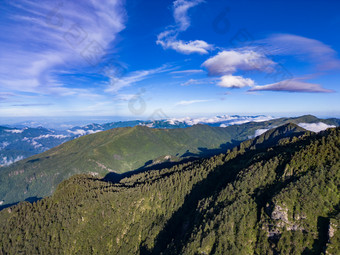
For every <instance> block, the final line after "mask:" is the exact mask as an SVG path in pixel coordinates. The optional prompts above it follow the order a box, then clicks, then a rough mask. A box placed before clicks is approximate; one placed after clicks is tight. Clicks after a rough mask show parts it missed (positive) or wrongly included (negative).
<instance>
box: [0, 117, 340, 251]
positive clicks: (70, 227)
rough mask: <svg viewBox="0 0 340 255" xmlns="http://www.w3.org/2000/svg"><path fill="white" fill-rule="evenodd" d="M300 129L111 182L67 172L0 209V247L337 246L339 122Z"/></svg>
mask: <svg viewBox="0 0 340 255" xmlns="http://www.w3.org/2000/svg"><path fill="white" fill-rule="evenodd" d="M294 130H296V131H297V132H294V133H293V132H291V131H294ZM300 131H301V130H298V128H297V127H296V126H295V125H292V124H288V125H285V126H283V127H279V128H277V129H276V130H272V131H269V132H267V133H265V134H263V135H261V136H260V137H258V138H255V139H253V140H250V141H247V142H244V143H242V144H241V145H240V146H238V147H237V148H235V149H233V150H231V151H228V153H226V154H220V155H217V156H214V157H212V158H209V159H201V160H196V161H194V162H189V163H186V164H182V165H177V166H174V167H172V168H170V169H163V170H159V171H158V170H155V171H148V172H144V173H140V174H137V175H133V176H132V177H130V178H126V179H123V180H121V181H120V182H119V183H115V184H114V183H109V182H105V181H103V180H102V179H97V178H94V177H91V176H87V175H78V176H73V177H71V178H70V179H69V180H66V181H64V182H62V183H61V184H60V185H59V186H58V189H57V190H56V192H55V193H54V194H53V196H52V197H50V198H45V199H42V200H40V201H38V202H36V203H33V204H30V203H28V202H23V203H20V204H19V205H17V206H14V207H11V208H7V209H4V210H2V211H1V212H0V253H1V252H2V253H4V254H6V253H9V254H20V253H26V254H39V253H40V254H247V255H248V254H320V253H322V252H327V254H339V251H340V247H339V245H340V231H339V226H340V225H339V224H340V216H339V212H340V211H339V201H340V195H339V194H340V193H339V186H340V171H339V170H340V160H339V159H340V128H336V129H329V130H327V131H324V132H321V133H319V134H314V133H309V132H307V133H301V132H300ZM294 134H296V135H297V136H298V137H295V136H294Z"/></svg>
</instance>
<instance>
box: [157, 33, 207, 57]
mask: <svg viewBox="0 0 340 255" xmlns="http://www.w3.org/2000/svg"><path fill="white" fill-rule="evenodd" d="M157 44H160V45H161V46H162V47H163V48H164V49H173V50H175V51H177V52H180V53H183V54H187V55H188V54H192V53H199V54H208V51H209V50H211V49H213V46H212V45H210V44H208V43H206V42H205V41H202V40H195V41H188V42H184V41H182V40H177V39H176V38H166V39H165V40H164V38H162V37H159V38H158V40H157Z"/></svg>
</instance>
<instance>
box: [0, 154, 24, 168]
mask: <svg viewBox="0 0 340 255" xmlns="http://www.w3.org/2000/svg"><path fill="white" fill-rule="evenodd" d="M22 159H24V156H17V157H15V158H8V157H3V158H2V159H1V160H0V166H9V165H11V164H13V163H15V162H17V161H19V160H22Z"/></svg>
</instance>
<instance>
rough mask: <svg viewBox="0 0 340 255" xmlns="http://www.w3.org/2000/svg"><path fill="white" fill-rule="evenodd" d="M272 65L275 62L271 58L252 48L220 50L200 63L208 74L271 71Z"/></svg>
mask: <svg viewBox="0 0 340 255" xmlns="http://www.w3.org/2000/svg"><path fill="white" fill-rule="evenodd" d="M274 65H275V63H274V62H273V61H272V60H270V59H268V58H267V57H266V56H264V55H263V54H260V53H257V52H255V51H252V50H246V51H236V50H228V51H222V52H219V53H218V54H217V55H216V56H214V57H211V58H209V59H208V60H206V61H205V62H204V63H203V64H202V66H203V67H205V68H206V69H207V70H208V72H209V74H210V75H226V74H232V73H235V72H236V71H237V70H243V71H249V70H258V71H264V72H271V71H272V70H273V66H274Z"/></svg>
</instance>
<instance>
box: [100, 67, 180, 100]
mask: <svg viewBox="0 0 340 255" xmlns="http://www.w3.org/2000/svg"><path fill="white" fill-rule="evenodd" d="M170 70H173V69H171V68H169V67H168V66H167V65H164V66H161V67H158V68H155V69H149V70H141V71H134V72H131V73H130V74H128V75H126V76H123V77H116V76H111V77H110V84H109V86H108V88H107V89H106V90H105V91H106V92H111V93H117V92H118V91H120V90H121V89H123V88H125V87H129V86H131V85H133V84H135V83H137V82H140V81H142V80H145V79H148V78H150V77H151V76H152V75H155V74H159V73H164V72H168V71H170Z"/></svg>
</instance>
